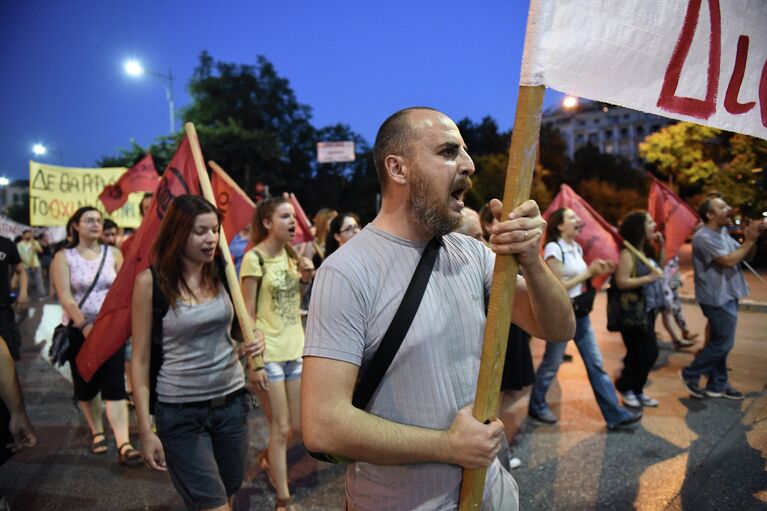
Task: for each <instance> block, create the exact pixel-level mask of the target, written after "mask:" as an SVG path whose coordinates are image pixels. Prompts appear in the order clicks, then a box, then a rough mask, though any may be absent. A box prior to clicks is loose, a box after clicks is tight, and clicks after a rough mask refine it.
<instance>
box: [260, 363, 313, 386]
mask: <svg viewBox="0 0 767 511" xmlns="http://www.w3.org/2000/svg"><path fill="white" fill-rule="evenodd" d="M303 367H304V361H303V359H300V358H297V359H296V360H288V361H287V362H267V363H266V367H264V369H265V370H266V379H267V380H268V381H290V380H297V379H299V378H300V377H301V369H302V368H303Z"/></svg>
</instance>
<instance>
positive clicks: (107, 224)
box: [103, 218, 117, 231]
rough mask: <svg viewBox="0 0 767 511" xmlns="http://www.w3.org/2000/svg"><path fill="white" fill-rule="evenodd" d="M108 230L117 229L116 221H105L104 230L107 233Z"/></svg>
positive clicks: (108, 219) (107, 219)
mask: <svg viewBox="0 0 767 511" xmlns="http://www.w3.org/2000/svg"><path fill="white" fill-rule="evenodd" d="M107 229H117V224H116V223H115V221H114V220H112V219H110V218H106V219H104V229H103V230H105V231H106V230H107Z"/></svg>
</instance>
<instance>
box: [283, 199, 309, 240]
mask: <svg viewBox="0 0 767 511" xmlns="http://www.w3.org/2000/svg"><path fill="white" fill-rule="evenodd" d="M288 199H289V200H290V203H291V204H293V209H295V210H296V236H295V237H294V238H293V244H294V245H298V244H299V243H305V242H307V241H312V240H313V239H314V235H313V234H312V223H311V222H310V221H309V217H307V216H306V213H304V208H302V207H301V204H299V203H298V199H297V198H296V196H295V194H292V193H291V194H290V195H289V196H288Z"/></svg>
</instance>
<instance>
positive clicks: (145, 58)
mask: <svg viewBox="0 0 767 511" xmlns="http://www.w3.org/2000/svg"><path fill="white" fill-rule="evenodd" d="M527 9H528V2H527V1H526V0H487V1H485V0H479V1H476V2H466V1H461V2H459V1H453V0H443V1H413V0H409V1H399V0H393V1H390V0H387V1H385V2H366V1H364V0H356V1H340V0H338V1H335V0H329V1H325V2H310V1H302V2H297V1H293V2H290V1H269V2H267V1H260V0H250V1H245V0H242V1H240V0H222V1H218V2H214V1H210V0H208V1H196V0H186V1H183V2H181V1H168V0H154V1H152V2H150V1H146V0H133V1H131V2H110V1H106V2H105V1H103V0H102V1H82V0H67V1H53V0H51V1H43V0H29V1H26V2H23V1H21V0H5V1H2V2H0V20H1V21H0V24H1V25H0V27H1V31H0V34H2V35H1V36H0V69H2V82H1V83H2V94H0V112H1V113H2V122H1V123H0V176H3V175H5V176H7V177H9V178H11V179H26V178H28V173H29V163H28V161H29V159H31V158H33V155H32V152H31V148H32V145H33V144H35V143H37V142H41V143H43V144H45V145H46V146H47V147H48V148H49V149H50V152H49V154H48V155H47V156H45V157H42V158H39V159H40V160H41V161H47V162H49V163H55V164H61V165H67V166H83V167H90V166H95V161H96V159H97V158H99V157H100V156H103V155H110V154H115V153H116V152H117V150H118V149H119V148H123V147H129V146H130V141H131V140H136V142H138V143H139V144H141V145H142V146H146V145H148V144H149V143H150V142H152V141H153V140H154V138H155V137H156V136H158V135H163V134H165V133H167V131H168V128H169V121H168V103H167V101H166V99H165V92H164V89H163V86H162V82H161V81H160V80H158V79H156V78H152V77H150V76H144V77H143V78H141V79H136V78H131V77H129V76H127V75H126V74H125V73H124V71H123V64H124V62H125V60H127V59H128V58H129V57H134V58H137V59H139V60H141V61H142V63H143V64H144V66H145V67H146V68H148V69H153V70H157V71H161V72H167V71H168V70H169V69H172V72H173V76H174V78H175V83H174V94H175V98H176V107H177V109H180V108H183V107H184V106H185V105H188V104H189V96H188V95H187V93H186V85H187V82H188V81H189V78H190V77H191V75H192V72H193V70H194V67H195V66H196V64H197V59H198V56H199V54H200V52H201V51H202V50H207V51H208V52H209V53H210V54H211V55H212V57H213V58H214V59H216V60H224V61H227V62H235V63H242V64H245V63H247V64H253V63H255V59H256V55H258V54H262V55H264V56H265V57H266V58H267V59H269V60H270V61H271V62H272V63H274V65H275V67H276V69H277V72H278V73H279V74H280V75H281V76H283V77H285V78H287V79H288V80H289V81H290V84H291V86H292V88H293V89H294V91H295V92H296V95H297V97H298V100H299V101H300V102H302V103H305V104H308V105H310V106H311V107H312V108H313V123H314V125H315V126H316V127H322V126H325V125H328V124H333V123H337V122H342V123H345V124H348V125H350V126H351V127H352V129H353V130H355V131H357V132H359V133H360V134H362V136H364V137H365V138H366V139H367V140H368V142H369V143H371V144H372V141H373V139H374V137H375V132H376V129H377V128H378V125H379V124H380V123H381V122H382V121H383V119H385V118H386V117H387V116H388V115H389V114H391V113H393V112H394V111H396V110H398V109H400V108H403V107H406V106H412V105H430V106H434V107H436V108H439V109H441V110H443V111H444V112H446V113H447V114H448V115H450V116H451V117H453V118H454V119H456V120H458V119H461V118H463V117H469V118H471V119H472V120H474V121H479V120H481V118H482V117H484V116H485V115H490V116H492V117H494V118H495V119H496V120H497V121H498V123H499V125H500V127H501V128H502V129H508V128H510V127H511V125H512V123H513V117H514V110H515V104H516V91H517V86H518V80H519V68H520V63H521V59H522V47H523V41H524V29H525V23H526V18H527ZM560 97H561V95H559V94H555V93H551V92H550V93H549V94H547V104H554V103H555V102H557V101H559V98H560ZM177 119H180V116H177ZM178 126H179V127H180V126H181V124H180V121H179V122H178ZM202 149H203V153H204V151H205V148H204V147H203V148H202Z"/></svg>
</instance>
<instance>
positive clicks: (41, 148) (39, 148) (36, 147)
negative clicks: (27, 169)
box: [32, 144, 48, 156]
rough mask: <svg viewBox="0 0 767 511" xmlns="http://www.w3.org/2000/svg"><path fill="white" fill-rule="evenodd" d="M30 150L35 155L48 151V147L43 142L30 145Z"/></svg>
mask: <svg viewBox="0 0 767 511" xmlns="http://www.w3.org/2000/svg"><path fill="white" fill-rule="evenodd" d="M32 152H33V153H35V155H37V156H42V155H44V154H45V153H47V152H48V149H47V148H46V147H45V146H44V145H43V144H35V145H33V146H32Z"/></svg>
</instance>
